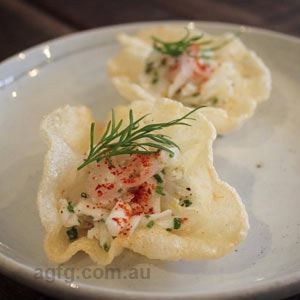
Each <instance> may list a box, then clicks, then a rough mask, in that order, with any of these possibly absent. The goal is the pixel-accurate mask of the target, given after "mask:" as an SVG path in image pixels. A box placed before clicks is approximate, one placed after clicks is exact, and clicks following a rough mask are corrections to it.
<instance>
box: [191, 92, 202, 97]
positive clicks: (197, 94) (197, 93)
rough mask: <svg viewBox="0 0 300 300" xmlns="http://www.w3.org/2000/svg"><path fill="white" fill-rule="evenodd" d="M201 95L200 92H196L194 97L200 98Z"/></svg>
mask: <svg viewBox="0 0 300 300" xmlns="http://www.w3.org/2000/svg"><path fill="white" fill-rule="evenodd" d="M199 95H200V93H199V92H196V93H194V94H193V95H192V96H193V97H198V96H199Z"/></svg>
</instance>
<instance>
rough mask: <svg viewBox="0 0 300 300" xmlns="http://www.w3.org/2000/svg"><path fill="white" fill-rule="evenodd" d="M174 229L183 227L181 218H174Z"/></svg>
mask: <svg viewBox="0 0 300 300" xmlns="http://www.w3.org/2000/svg"><path fill="white" fill-rule="evenodd" d="M173 222H174V225H173V226H174V229H179V228H180V227H181V218H174V220H173Z"/></svg>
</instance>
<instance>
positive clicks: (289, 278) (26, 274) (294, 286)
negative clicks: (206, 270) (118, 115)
mask: <svg viewBox="0 0 300 300" xmlns="http://www.w3.org/2000/svg"><path fill="white" fill-rule="evenodd" d="M187 22H195V23H197V24H200V26H201V25H202V24H203V25H205V26H209V27H215V28H220V27H222V26H223V27H227V28H228V27H240V26H244V27H245V28H246V29H247V30H249V31H250V32H254V33H258V34H261V35H264V36H268V37H273V38H278V39H281V40H282V39H284V40H286V41H287V42H292V43H296V44H298V45H300V38H298V37H296V36H293V35H289V34H286V33H280V32H276V31H273V30H269V29H264V28H259V27H255V26H248V25H242V24H237V23H227V22H212V21H201V20H196V19H193V20H190V19H187V20H166V21H165V20H159V21H150V22H129V23H122V24H117V25H109V26H103V27H97V28H93V29H89V30H84V31H80V32H74V33H71V34H67V35H64V36H61V37H58V38H55V39H51V40H47V41H44V42H42V43H40V44H38V45H35V46H32V47H30V48H27V49H26V50H24V51H21V52H22V53H24V54H26V55H34V53H35V52H36V51H38V50H39V49H40V48H41V47H43V46H45V45H46V44H47V45H52V47H55V45H57V43H59V42H61V41H64V42H67V41H68V40H71V39H76V38H77V39H80V38H82V37H83V36H86V35H92V34H95V33H99V32H108V31H110V30H112V31H115V30H118V29H122V28H123V29H124V28H126V29H129V28H135V27H138V26H153V25H159V24H180V23H187ZM126 29H124V30H126ZM19 53H20V52H19ZM19 53H16V54H15V55H13V56H10V57H8V58H6V59H4V60H3V61H1V62H0V74H1V71H2V68H3V66H4V65H5V67H7V66H9V65H10V64H12V63H14V62H16V60H18V54H19ZM0 79H1V78H0ZM5 88H6V87H4V90H5ZM0 267H1V272H2V273H4V274H5V275H6V276H8V277H10V278H13V279H16V280H18V281H20V282H22V283H24V284H26V285H30V286H31V287H34V288H35V289H38V290H40V291H45V289H46V290H47V292H48V293H49V294H55V293H57V292H61V293H66V294H67V295H69V296H76V297H77V296H88V297H92V298H96V297H99V296H101V297H105V298H106V299H117V298H118V299H119V298H120V297H123V298H124V299H132V298H135V297H138V298H140V299H154V298H155V299H156V298H160V299H182V298H183V297H184V298H188V299H220V298H222V299H240V298H241V297H243V298H247V299H248V298H249V299H250V298H252V297H253V296H256V297H258V296H259V297H262V296H270V295H273V296H275V297H279V296H284V297H286V296H290V295H292V294H294V293H296V292H299V290H300V270H298V271H296V272H294V273H292V274H283V275H282V276H281V277H280V278H277V279H276V278H273V277H272V278H268V279H265V280H264V281H261V282H252V283H250V284H248V285H247V286H246V287H245V286H244V287H243V288H236V289H231V290H228V291H222V292H217V293H214V292H209V293H206V294H203V293H199V291H197V292H193V293H189V294H187V293H185V294H175V293H172V292H168V293H156V292H142V291H134V290H123V289H118V290H114V289H113V288H103V287H101V286H92V285H88V284H85V283H84V284H80V288H78V289H77V288H72V287H71V286H70V285H69V284H67V283H66V282H65V280H64V279H61V278H56V279H55V282H54V283H53V284H49V282H47V281H46V280H40V281H36V280H35V279H34V269H33V268H31V267H30V266H28V265H26V264H23V263H21V262H19V261H17V260H14V259H12V258H11V257H9V256H6V255H5V253H1V252H0Z"/></svg>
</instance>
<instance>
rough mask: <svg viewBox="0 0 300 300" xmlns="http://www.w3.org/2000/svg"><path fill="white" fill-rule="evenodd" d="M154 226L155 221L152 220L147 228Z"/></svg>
mask: <svg viewBox="0 0 300 300" xmlns="http://www.w3.org/2000/svg"><path fill="white" fill-rule="evenodd" d="M153 225H154V221H153V220H152V221H150V222H148V223H147V225H146V226H147V227H148V228H152V227H153Z"/></svg>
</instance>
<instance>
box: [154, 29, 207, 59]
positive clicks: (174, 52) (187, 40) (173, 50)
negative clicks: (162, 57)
mask: <svg viewBox="0 0 300 300" xmlns="http://www.w3.org/2000/svg"><path fill="white" fill-rule="evenodd" d="M202 37H203V34H201V35H196V36H192V37H191V36H190V31H189V30H188V29H187V32H186V35H185V36H184V37H183V38H182V39H181V40H179V41H176V42H165V41H163V40H161V39H159V38H157V37H155V36H153V37H152V40H153V48H154V49H156V50H157V51H159V52H161V53H163V54H166V55H169V56H179V55H181V54H182V53H184V52H185V51H186V50H187V48H188V47H189V46H191V45H192V44H194V43H195V42H197V41H199V40H200V39H202Z"/></svg>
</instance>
